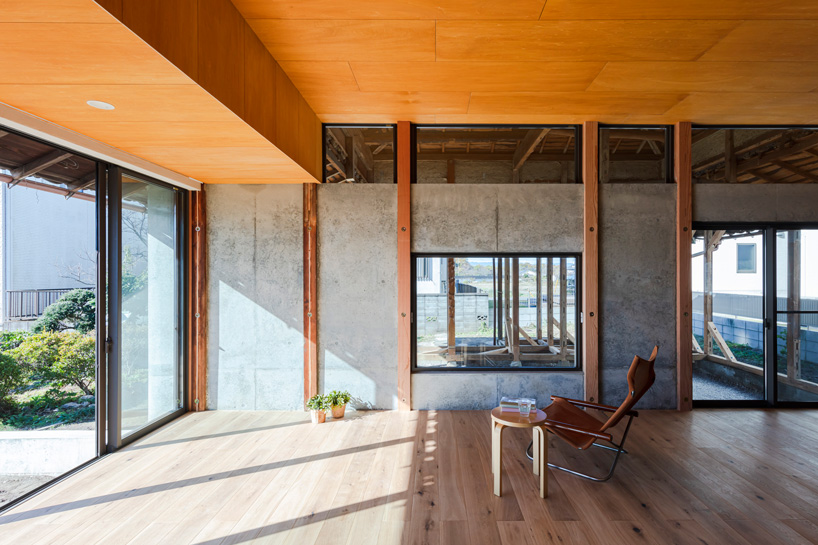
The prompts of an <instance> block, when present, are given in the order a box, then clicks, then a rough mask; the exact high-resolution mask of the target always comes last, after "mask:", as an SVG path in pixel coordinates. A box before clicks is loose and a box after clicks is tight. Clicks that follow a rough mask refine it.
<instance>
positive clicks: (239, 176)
mask: <svg viewBox="0 0 818 545" xmlns="http://www.w3.org/2000/svg"><path fill="white" fill-rule="evenodd" d="M242 24H244V23H243V22H242ZM0 67H2V81H1V82H0V102H1V103H5V104H7V105H9V106H12V107H14V108H17V109H20V110H23V111H25V112H28V113H30V114H33V115H35V116H38V117H40V118H43V119H46V120H48V121H51V122H53V123H56V124H57V125H60V126H62V127H66V128H68V129H71V130H73V131H76V132H78V133H80V134H83V135H86V136H90V137H91V138H95V139H97V140H99V141H101V142H104V143H106V144H109V145H111V146H114V147H116V148H119V149H120V150H123V151H126V152H128V153H131V154H133V155H136V156H137V157H141V158H143V159H147V160H148V161H151V162H153V163H155V164H158V165H160V166H163V167H165V168H168V169H171V170H174V171H176V172H178V173H180V174H183V175H186V176H189V177H192V178H194V179H197V180H199V181H202V182H215V183H245V182H247V183H302V182H314V181H315V178H314V177H313V176H312V175H311V174H310V173H308V172H307V171H306V170H305V169H304V168H302V167H301V166H299V165H298V164H297V163H296V162H295V161H294V160H293V159H291V158H290V157H288V156H287V155H286V154H285V153H284V152H282V151H281V150H280V149H279V148H278V147H276V146H275V145H274V144H273V143H271V141H270V140H269V139H268V138H265V137H264V136H262V135H261V134H259V132H257V131H256V130H254V129H253V128H252V127H250V125H248V123H246V122H245V121H244V120H243V119H242V118H241V117H239V116H238V115H237V114H236V113H234V112H233V111H231V110H230V109H229V108H228V107H227V106H225V105H224V104H222V103H221V102H220V101H219V100H217V99H216V98H214V96H213V95H212V94H211V93H209V92H208V91H206V90H205V89H203V88H202V87H201V86H200V85H199V84H197V82H196V81H194V80H192V79H190V77H188V76H187V75H186V74H185V73H184V72H183V71H182V70H180V69H179V68H177V67H176V66H174V65H173V64H172V63H171V62H170V61H168V60H166V59H165V58H164V57H163V56H162V55H160V54H159V53H158V52H157V51H156V50H154V49H153V48H152V47H151V46H149V45H148V44H146V43H145V42H144V41H143V40H142V39H141V38H139V37H138V36H136V35H135V34H134V33H133V32H132V31H131V30H129V29H128V28H127V27H126V26H124V25H123V24H122V23H121V22H119V21H118V20H117V19H115V18H114V17H112V16H111V15H109V14H108V12H106V11H105V10H104V9H102V8H101V7H100V6H98V5H97V4H96V3H94V2H93V1H91V0H3V2H2V9H0ZM88 100H101V101H105V102H109V103H111V104H113V105H114V106H116V109H115V110H112V111H102V110H97V109H94V108H91V107H90V106H88V105H87V104H86V101H88Z"/></svg>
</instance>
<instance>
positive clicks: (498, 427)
mask: <svg viewBox="0 0 818 545" xmlns="http://www.w3.org/2000/svg"><path fill="white" fill-rule="evenodd" d="M545 418H546V417H545V413H544V412H542V411H541V410H539V409H534V408H532V409H531V414H529V415H528V416H522V415H520V413H515V412H511V411H507V412H503V411H502V410H501V409H500V407H497V408H496V409H492V411H491V471H492V473H494V495H495V496H501V495H502V491H503V477H502V474H503V428H506V427H509V428H533V429H534V475H539V476H540V497H541V498H545V497H547V496H548V441H547V439H546V436H545V433H546V432H545V428H544V427H543V424H545Z"/></svg>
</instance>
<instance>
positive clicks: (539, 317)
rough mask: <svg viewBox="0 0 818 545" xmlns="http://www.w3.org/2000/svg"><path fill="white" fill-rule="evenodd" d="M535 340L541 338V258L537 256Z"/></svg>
mask: <svg viewBox="0 0 818 545" xmlns="http://www.w3.org/2000/svg"><path fill="white" fill-rule="evenodd" d="M536 284H537V286H536V291H537V304H536V308H537V340H538V341H539V340H540V339H542V258H541V257H538V258H537V282H536Z"/></svg>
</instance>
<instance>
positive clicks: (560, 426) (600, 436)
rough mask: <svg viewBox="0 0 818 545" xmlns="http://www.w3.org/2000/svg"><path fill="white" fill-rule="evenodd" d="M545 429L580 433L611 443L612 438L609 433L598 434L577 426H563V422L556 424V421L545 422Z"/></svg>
mask: <svg viewBox="0 0 818 545" xmlns="http://www.w3.org/2000/svg"><path fill="white" fill-rule="evenodd" d="M545 425H546V427H549V428H556V429H559V430H565V431H570V432H574V433H581V434H582V435H589V436H591V437H596V438H597V439H604V440H606V441H611V440H612V439H613V436H612V435H611V434H610V433H605V432H599V431H594V430H589V429H585V428H579V427H577V426H571V425H570V424H564V423H563V422H557V421H556V420H548V419H546V421H545Z"/></svg>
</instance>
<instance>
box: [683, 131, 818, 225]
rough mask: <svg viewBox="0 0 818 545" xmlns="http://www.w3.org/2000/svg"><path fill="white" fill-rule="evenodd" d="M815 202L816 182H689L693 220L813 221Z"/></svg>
mask: <svg viewBox="0 0 818 545" xmlns="http://www.w3.org/2000/svg"><path fill="white" fill-rule="evenodd" d="M736 132H737V133H738V132H739V131H736ZM817 202H818V184H753V185H742V184H693V221H725V222H727V221H742V222H751V221H758V222H767V221H769V222H775V221H780V222H788V221H792V222H796V221H812V222H814V221H816V220H818V211H816V207H815V203H817Z"/></svg>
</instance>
